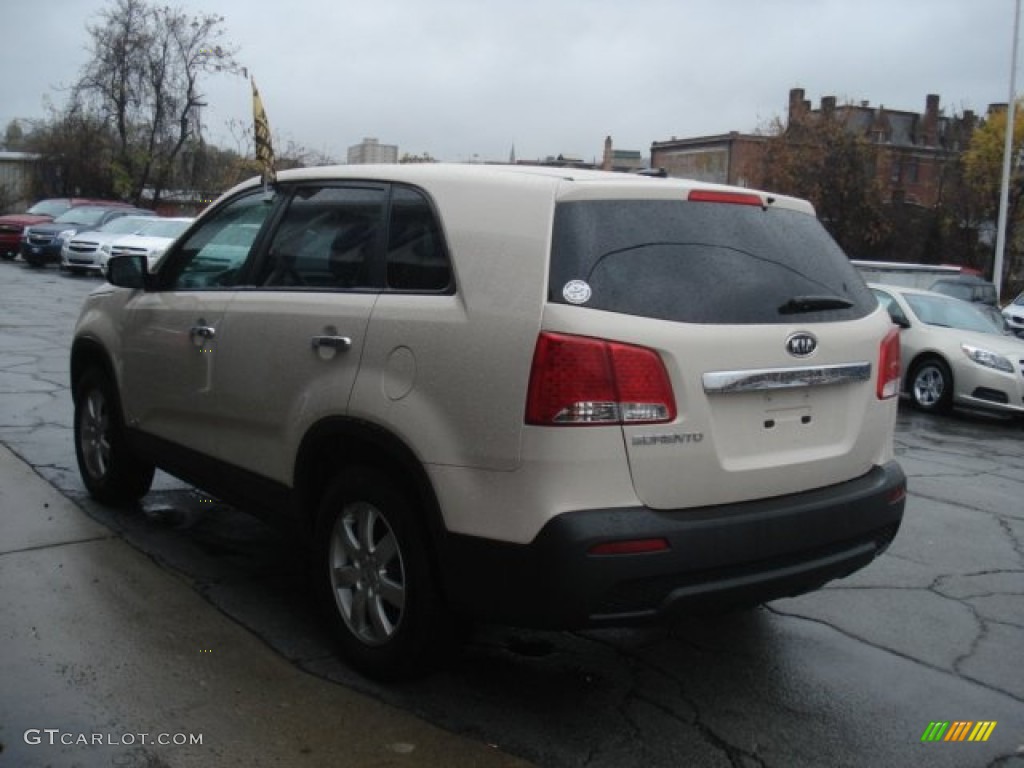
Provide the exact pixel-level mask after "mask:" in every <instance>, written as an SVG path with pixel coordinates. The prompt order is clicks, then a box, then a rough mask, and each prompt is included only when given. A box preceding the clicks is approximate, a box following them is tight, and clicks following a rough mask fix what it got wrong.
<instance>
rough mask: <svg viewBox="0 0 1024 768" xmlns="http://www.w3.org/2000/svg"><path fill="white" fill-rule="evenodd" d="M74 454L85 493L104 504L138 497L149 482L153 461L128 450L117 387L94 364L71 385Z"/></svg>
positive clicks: (145, 491)
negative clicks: (73, 387) (73, 390)
mask: <svg viewBox="0 0 1024 768" xmlns="http://www.w3.org/2000/svg"><path fill="white" fill-rule="evenodd" d="M75 456H76V458H77V459H78V471H79V472H80V474H81V476H82V482H83V483H84V484H85V487H86V489H87V490H88V491H89V495H90V496H92V497H93V498H94V499H96V500H97V501H99V502H102V503H104V504H113V505H122V504H130V503H132V502H135V501H138V500H139V499H140V498H142V497H143V496H145V495H146V494H147V493H148V492H149V488H150V486H151V485H152V484H153V472H154V468H153V465H152V464H148V463H146V462H144V461H141V460H140V459H138V458H137V457H136V456H133V455H132V453H131V451H130V450H129V447H128V441H127V438H126V437H125V432H124V424H123V422H122V420H121V407H120V402H119V400H118V398H117V391H116V389H115V388H114V385H113V384H112V382H111V381H110V378H109V377H108V376H107V375H106V374H105V373H104V372H102V371H101V370H99V369H97V368H93V369H91V370H89V371H87V372H86V373H85V375H83V376H82V378H81V379H80V381H79V383H78V386H77V387H76V388H75Z"/></svg>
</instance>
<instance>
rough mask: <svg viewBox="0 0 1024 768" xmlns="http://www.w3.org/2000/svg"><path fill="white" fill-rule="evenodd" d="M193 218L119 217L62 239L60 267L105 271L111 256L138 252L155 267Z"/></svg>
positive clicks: (85, 270) (73, 269)
mask: <svg viewBox="0 0 1024 768" xmlns="http://www.w3.org/2000/svg"><path fill="white" fill-rule="evenodd" d="M193 221H194V219H192V218H188V217H174V218H163V217H158V216H149V217H146V216H123V217H121V218H119V219H114V220H113V221H110V222H108V223H107V224H105V225H103V226H102V227H100V228H99V229H97V230H94V231H91V232H83V233H81V234H79V235H76V236H74V237H73V238H71V239H70V240H67V241H65V242H64V245H63V247H62V248H61V256H60V266H61V269H65V270H67V271H68V272H74V273H85V272H93V273H101V274H106V271H107V259H109V258H110V257H111V256H112V255H120V254H138V255H142V256H145V257H146V261H147V262H148V264H149V266H150V267H154V266H156V264H157V262H158V261H159V259H160V257H161V256H163V254H164V251H165V250H167V246H168V245H170V244H171V243H172V242H174V239H175V238H176V237H177V236H178V235H180V234H181V233H182V232H184V231H185V230H186V229H187V228H188V225H189V224H191V223H192V222H193Z"/></svg>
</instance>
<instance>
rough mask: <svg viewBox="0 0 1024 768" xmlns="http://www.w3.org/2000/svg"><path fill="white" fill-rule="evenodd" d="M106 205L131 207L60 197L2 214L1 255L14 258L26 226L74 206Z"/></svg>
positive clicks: (103, 201)
mask: <svg viewBox="0 0 1024 768" xmlns="http://www.w3.org/2000/svg"><path fill="white" fill-rule="evenodd" d="M87 205H88V206H104V207H118V208H130V207H131V206H129V205H128V204H127V203H121V202H118V201H116V200H95V199H92V198H86V197H58V198H51V199H48V200H40V201H39V202H38V203H36V204H35V205H33V206H32V207H31V208H29V209H28V210H27V211H25V212H24V213H10V214H7V215H6V216H0V257H2V258H4V259H8V260H9V259H13V258H15V257H16V256H17V255H18V253H20V251H21V242H22V236H23V235H24V234H25V228H26V227H30V226H34V225H37V224H45V223H46V222H50V221H53V220H54V219H56V218H57V217H59V216H60V215H62V214H64V213H66V212H68V211H69V210H71V209H73V208H78V207H81V206H87Z"/></svg>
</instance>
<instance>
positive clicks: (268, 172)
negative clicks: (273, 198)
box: [249, 75, 277, 196]
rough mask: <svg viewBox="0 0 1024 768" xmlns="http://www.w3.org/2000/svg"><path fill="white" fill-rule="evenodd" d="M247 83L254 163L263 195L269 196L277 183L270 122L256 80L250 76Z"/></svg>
mask: <svg viewBox="0 0 1024 768" xmlns="http://www.w3.org/2000/svg"><path fill="white" fill-rule="evenodd" d="M249 82H250V83H251V85H252V123H253V132H252V135H253V145H254V146H255V149H256V161H257V162H258V163H259V166H260V175H261V176H262V177H263V193H264V195H268V196H269V195H270V187H271V185H272V184H274V183H275V182H276V181H277V172H276V171H275V170H274V146H273V144H272V143H271V140H270V122H269V121H268V120H267V112H266V110H265V109H264V108H263V99H261V98H260V92H259V90H258V89H257V88H256V79H255V78H253V77H252V76H251V75H250V77H249Z"/></svg>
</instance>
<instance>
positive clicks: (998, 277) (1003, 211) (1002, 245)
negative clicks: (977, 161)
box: [992, 0, 1020, 300]
mask: <svg viewBox="0 0 1024 768" xmlns="http://www.w3.org/2000/svg"><path fill="white" fill-rule="evenodd" d="M1015 5H1016V9H1015V11H1014V14H1013V54H1012V58H1011V60H1010V99H1009V101H1008V103H1007V105H1006V141H1005V142H1004V144H1003V181H1002V184H1001V186H1000V188H999V223H998V224H996V255H995V262H994V263H993V265H992V282H993V283H995V286H996V298H997V300H999V297H1000V296H1002V289H1003V256H1004V253H1005V252H1006V219H1007V209H1008V208H1009V201H1010V171H1011V168H1010V165H1011V160H1012V158H1013V124H1014V118H1015V117H1016V114H1017V41H1018V38H1019V37H1020V34H1019V32H1020V0H1016V3H1015Z"/></svg>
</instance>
